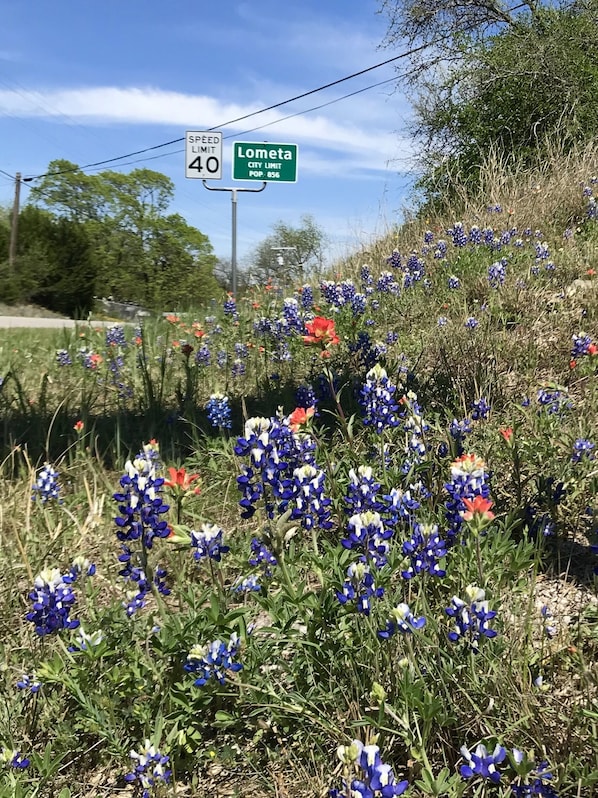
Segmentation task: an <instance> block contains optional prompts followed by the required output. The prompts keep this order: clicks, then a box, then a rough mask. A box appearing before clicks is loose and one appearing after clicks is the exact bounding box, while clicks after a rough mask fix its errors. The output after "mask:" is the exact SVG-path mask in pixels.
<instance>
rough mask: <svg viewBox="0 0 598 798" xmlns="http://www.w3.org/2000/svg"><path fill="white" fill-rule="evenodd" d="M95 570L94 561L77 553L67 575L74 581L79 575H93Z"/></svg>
mask: <svg viewBox="0 0 598 798" xmlns="http://www.w3.org/2000/svg"><path fill="white" fill-rule="evenodd" d="M95 572H96V567H95V563H92V562H90V561H89V560H88V559H87V557H83V556H82V555H78V556H77V557H75V558H74V559H73V562H72V563H71V567H70V570H69V576H70V577H71V579H72V580H73V581H74V580H75V579H78V578H79V577H80V576H93V575H94V574H95Z"/></svg>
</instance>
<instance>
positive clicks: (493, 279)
mask: <svg viewBox="0 0 598 798" xmlns="http://www.w3.org/2000/svg"><path fill="white" fill-rule="evenodd" d="M506 266H507V261H506V258H503V259H502V260H497V261H495V262H494V263H492V264H491V265H490V266H489V267H488V282H489V283H490V285H491V286H492V288H498V287H499V286H501V285H502V284H503V283H504V281H505V277H506V275H507V271H506Z"/></svg>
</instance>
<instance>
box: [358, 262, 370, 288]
mask: <svg viewBox="0 0 598 798" xmlns="http://www.w3.org/2000/svg"><path fill="white" fill-rule="evenodd" d="M359 278H360V280H361V284H362V285H364V286H371V284H372V282H373V279H374V278H373V277H372V270H371V269H370V267H369V266H368V265H367V264H364V265H363V266H362V267H361V269H360V270H359Z"/></svg>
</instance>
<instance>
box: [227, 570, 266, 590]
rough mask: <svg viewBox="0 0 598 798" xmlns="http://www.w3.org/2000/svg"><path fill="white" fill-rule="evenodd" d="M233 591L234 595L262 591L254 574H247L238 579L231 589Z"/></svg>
mask: <svg viewBox="0 0 598 798" xmlns="http://www.w3.org/2000/svg"><path fill="white" fill-rule="evenodd" d="M231 589H232V590H234V591H235V593H252V592H255V593H259V591H260V590H261V589H262V588H261V586H260V584H259V582H258V579H257V576H256V575H255V574H249V576H245V577H240V578H239V579H238V580H237V581H236V582H235V584H234V585H233V587H232V588H231Z"/></svg>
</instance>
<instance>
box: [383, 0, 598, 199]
mask: <svg viewBox="0 0 598 798" xmlns="http://www.w3.org/2000/svg"><path fill="white" fill-rule="evenodd" d="M383 6H384V8H385V9H386V10H387V12H391V14H390V17H389V33H388V36H387V41H388V43H392V42H394V43H397V42H398V37H399V34H401V35H402V36H405V37H406V38H407V40H408V41H409V42H410V44H420V45H421V44H425V45H428V47H426V49H425V50H422V51H420V53H418V54H416V56H415V58H416V60H415V62H414V63H412V65H411V69H410V70H409V71H408V85H409V86H410V88H411V91H412V96H413V101H414V107H415V123H414V125H413V128H412V130H413V132H414V134H415V136H416V137H417V139H418V140H419V142H420V143H421V156H420V164H421V168H422V172H423V178H422V180H421V181H420V188H422V189H423V192H424V196H425V198H426V199H427V200H428V201H437V200H439V199H442V200H445V201H446V200H448V201H449V202H450V201H451V199H452V196H451V191H452V186H453V185H454V184H455V183H458V184H462V183H465V184H467V185H469V186H470V187H472V188H476V187H477V180H478V175H479V168H480V165H481V163H482V162H483V161H484V159H485V158H486V157H487V155H488V153H490V152H493V153H494V154H496V155H497V156H498V157H499V158H500V159H501V160H503V161H504V162H509V161H511V162H513V163H519V164H520V163H522V162H523V163H524V164H526V165H531V164H533V163H537V162H538V161H539V160H541V159H542V158H543V157H544V156H545V154H546V151H547V148H549V147H554V146H555V145H557V146H558V147H559V148H561V149H564V150H567V149H568V148H570V147H571V146H572V145H573V144H574V143H575V142H579V141H583V140H587V139H590V138H592V137H594V136H595V135H596V133H597V131H598V114H597V111H598V66H597V64H598V58H597V56H598V3H597V2H596V0H585V1H584V2H570V3H565V4H563V5H561V6H560V7H559V8H553V7H550V6H547V5H545V4H541V3H526V4H517V6H511V7H510V8H509V7H507V6H506V5H504V4H502V3H496V2H490V3H482V2H471V3H458V2H457V3H453V2H449V1H448V0H443V1H442V2H440V3H434V4H433V3H431V2H428V0H424V2H415V1H413V2H406V3H405V2H401V3H399V2H385V3H384V4H383ZM434 8H436V12H435V13H434ZM441 37H442V38H443V40H444V44H443V46H442V47H440V48H439V46H438V45H436V46H433V45H432V44H431V43H432V42H433V41H434V40H435V39H439V38H441ZM443 52H444V54H445V55H446V57H445V58H443ZM422 53H427V54H428V56H429V57H428V60H427V61H425V62H424V60H422V59H423V56H422ZM442 58H443V60H442V61H439V59H442Z"/></svg>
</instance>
